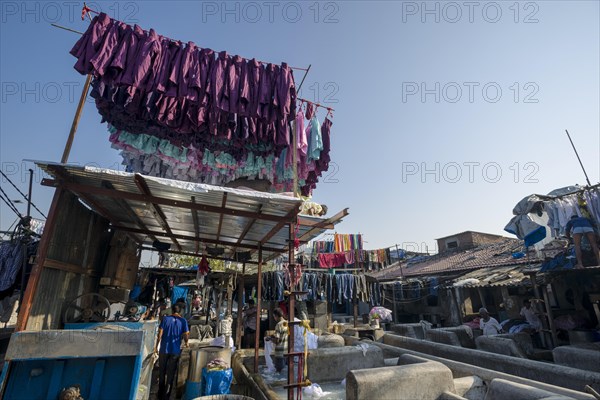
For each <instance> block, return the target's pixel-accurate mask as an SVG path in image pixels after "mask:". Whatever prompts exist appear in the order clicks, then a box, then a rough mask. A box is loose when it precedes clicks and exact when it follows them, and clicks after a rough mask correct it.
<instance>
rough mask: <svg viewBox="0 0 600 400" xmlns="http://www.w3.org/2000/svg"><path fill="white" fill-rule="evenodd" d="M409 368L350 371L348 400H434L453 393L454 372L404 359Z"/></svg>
mask: <svg viewBox="0 0 600 400" xmlns="http://www.w3.org/2000/svg"><path fill="white" fill-rule="evenodd" d="M402 358H404V360H403V361H405V362H406V364H403V365H398V366H394V367H383V368H373V369H362V370H356V371H350V372H348V374H347V375H346V400H371V399H410V400H413V399H414V400H435V399H438V398H439V397H440V396H441V395H442V394H443V393H444V392H451V393H453V392H454V381H453V379H452V372H451V371H450V369H448V368H447V367H446V366H445V365H443V364H442V363H439V362H435V361H430V360H427V359H424V358H419V357H414V356H403V357H402Z"/></svg>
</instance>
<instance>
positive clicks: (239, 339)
mask: <svg viewBox="0 0 600 400" xmlns="http://www.w3.org/2000/svg"><path fill="white" fill-rule="evenodd" d="M245 273H246V263H243V264H242V275H241V276H240V278H239V281H238V296H237V298H238V301H237V303H238V313H237V330H236V332H235V342H236V343H237V346H238V349H241V348H242V336H243V334H242V332H243V330H244V324H242V320H243V313H242V303H243V299H244V274H245Z"/></svg>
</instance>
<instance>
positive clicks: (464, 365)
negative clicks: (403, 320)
mask: <svg viewBox="0 0 600 400" xmlns="http://www.w3.org/2000/svg"><path fill="white" fill-rule="evenodd" d="M345 339H346V343H347V344H348V345H352V344H355V343H358V339H355V338H351V337H345ZM370 343H373V344H374V345H376V346H377V347H380V348H381V349H382V350H383V352H384V355H385V357H401V356H402V355H405V354H410V355H414V356H418V357H422V358H426V359H429V360H433V361H438V362H441V363H442V364H444V365H445V366H447V367H448V368H450V370H451V371H452V374H453V376H454V378H455V379H457V378H464V377H469V376H478V377H480V378H481V379H482V380H483V381H484V382H486V384H489V383H491V381H492V380H494V379H505V380H508V381H511V382H515V383H519V384H523V385H528V386H532V387H535V388H539V389H542V390H547V391H550V392H553V393H557V394H560V395H563V396H567V397H571V398H573V399H580V400H595V398H594V397H593V396H592V395H589V394H587V393H583V392H581V391H576V390H572V389H569V388H564V387H560V386H555V385H552V384H548V383H545V382H540V381H539V380H532V379H527V378H523V377H520V376H517V375H513V374H508V373H504V372H499V371H495V370H493V369H490V368H483V367H480V366H477V365H474V364H471V363H468V362H461V361H456V360H453V359H450V358H442V357H438V356H435V355H431V354H426V353H422V352H418V351H414V350H410V349H405V348H400V347H395V346H390V345H387V344H383V343H374V342H370ZM425 343H427V342H425ZM446 347H450V346H446ZM457 350H458V351H464V349H457ZM596 386H597V385H596ZM455 387H456V386H455ZM596 390H598V388H596ZM441 398H453V397H452V396H447V395H444V396H442V397H441Z"/></svg>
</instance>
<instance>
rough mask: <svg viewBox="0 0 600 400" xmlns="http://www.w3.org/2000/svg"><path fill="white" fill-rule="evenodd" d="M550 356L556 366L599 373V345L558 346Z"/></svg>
mask: <svg viewBox="0 0 600 400" xmlns="http://www.w3.org/2000/svg"><path fill="white" fill-rule="evenodd" d="M552 355H553V357H554V362H555V363H557V364H560V365H565V366H567V367H571V368H578V369H583V370H587V371H593V372H598V373H600V343H588V344H580V345H576V346H560V347H556V348H555V349H554V350H552Z"/></svg>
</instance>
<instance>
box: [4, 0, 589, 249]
mask: <svg viewBox="0 0 600 400" xmlns="http://www.w3.org/2000/svg"><path fill="white" fill-rule="evenodd" d="M89 4H90V6H91V7H92V8H95V9H100V10H103V11H105V12H107V13H108V14H109V15H111V16H113V17H116V18H119V19H121V20H124V21H126V22H130V23H138V24H139V25H140V26H142V27H143V28H145V29H148V28H154V29H155V30H156V31H157V32H159V33H160V34H163V35H165V36H169V37H172V38H177V39H181V40H182V41H188V40H192V41H194V42H195V43H197V44H198V45H199V46H202V47H209V48H212V49H215V50H227V51H228V52H230V53H232V54H240V55H242V56H244V57H249V58H252V57H256V58H257V59H260V60H264V61H272V62H281V61H286V62H288V63H289V64H290V65H292V66H297V67H306V66H308V65H309V64H311V65H312V68H311V71H310V73H309V75H308V77H307V78H306V81H305V83H304V87H303V89H302V93H301V95H302V96H303V97H305V98H307V99H309V100H313V101H318V102H323V103H326V104H327V105H329V106H331V107H334V108H335V110H336V111H335V115H334V119H333V129H332V134H333V137H332V153H331V156H332V161H333V163H332V164H333V165H332V167H331V169H330V172H329V173H328V174H327V175H326V176H325V177H324V181H323V182H321V183H320V185H319V186H318V188H317V190H316V191H315V193H314V199H315V201H318V202H322V203H325V204H327V205H328V207H329V210H330V213H334V212H337V211H339V210H341V209H342V208H345V207H349V208H350V215H349V216H348V217H347V219H346V220H345V222H343V224H341V225H339V226H338V229H337V231H338V232H343V233H355V232H360V233H362V234H364V235H365V236H364V238H365V240H366V242H367V244H366V246H367V247H369V248H380V247H385V246H390V245H393V244H396V243H398V244H401V245H402V244H404V247H407V248H409V249H419V250H425V246H427V248H428V249H429V250H431V249H432V248H433V247H434V239H435V238H438V237H442V236H446V235H449V234H452V233H456V232H461V231H464V230H476V231H483V232H489V233H498V234H502V233H503V228H504V226H505V224H506V223H507V222H508V220H509V219H510V218H511V211H512V208H513V206H514V205H515V204H516V203H517V202H518V201H519V200H520V199H521V198H523V197H524V196H526V195H528V194H530V193H547V192H549V191H551V190H553V189H556V188H558V187H563V186H567V185H572V184H575V183H579V184H584V183H585V178H584V176H583V173H582V171H581V168H580V167H579V164H578V162H577V160H576V158H575V156H574V154H573V151H572V149H571V147H570V144H569V142H568V139H567V137H566V135H565V132H564V130H565V129H569V132H570V133H571V135H572V137H573V140H574V142H575V144H576V146H577V147H578V150H579V152H580V156H581V158H582V161H583V163H584V165H585V166H586V168H587V172H588V175H589V178H590V180H591V182H592V184H594V183H597V182H598V181H599V180H600V161H599V160H600V157H599V155H600V134H599V132H600V126H599V122H600V111H599V110H600V104H599V100H600V91H599V88H600V84H599V77H600V67H599V55H600V43H599V38H600V32H599V21H600V8H599V2H598V1H536V2H519V3H516V2H513V1H507V2H504V1H500V2H471V3H469V2H435V1H430V2H421V1H418V2H399V1H398V2H392V1H380V2H377V1H369V2H367V1H338V2H336V1H327V2H314V1H308V2H294V1H283V2H279V1H274V2H263V1H259V2H227V3H224V2H221V1H217V2H210V1H205V2H202V3H197V2H192V1H183V2H178V1H169V2H164V1H146V2H133V1H122V2H116V1H107V2H92V3H89ZM1 7H2V13H1V18H2V20H1V24H0V82H1V85H2V87H1V90H0V94H1V99H0V101H1V102H0V107H1V109H0V165H1V168H2V171H3V172H4V173H5V174H7V175H8V176H9V177H10V178H11V179H12V180H13V181H14V182H15V183H16V184H17V185H18V186H19V187H20V188H21V190H23V191H25V190H26V188H27V178H26V173H27V172H26V171H27V169H28V168H31V166H32V165H31V163H27V162H23V160H24V159H38V160H48V161H59V160H60V157H61V155H62V151H63V148H64V143H65V139H66V137H67V135H68V132H69V128H70V125H71V121H72V118H73V114H74V112H75V107H76V104H77V101H78V98H79V94H80V92H81V89H82V87H83V82H84V79H85V78H84V77H83V76H81V75H79V74H78V73H77V72H76V71H75V70H74V69H73V64H74V63H75V59H74V58H73V57H72V56H71V55H69V50H70V49H71V47H72V45H73V44H74V43H75V41H76V40H77V38H78V35H76V34H74V33H71V32H67V31H64V30H60V29H56V28H53V27H52V26H50V23H57V24H60V25H64V26H68V27H70V28H73V29H76V30H80V31H83V30H85V29H86V27H87V24H88V22H87V21H81V19H80V9H81V4H80V3H77V2H69V1H58V2H53V1H49V2H21V1H14V2H11V1H4V2H2V3H1ZM300 72H301V71H297V72H296V82H297V83H299V82H300V79H301V77H302V75H301V74H300ZM319 116H320V118H321V119H322V118H323V117H324V114H322V113H321V114H319ZM107 139H108V135H107V133H106V127H105V126H104V125H102V124H100V117H99V115H98V113H97V111H96V109H95V106H94V104H93V102H91V101H88V103H87V104H86V106H85V109H84V113H83V116H82V119H81V122H80V126H79V129H78V132H77V136H76V138H75V142H74V145H73V148H72V151H71V155H70V159H69V161H70V162H74V163H79V164H91V165H98V166H102V167H108V168H122V167H120V166H119V163H120V160H119V155H118V153H117V151H116V150H113V149H111V148H110V145H109V142H108V140H107ZM38 172H39V171H36V184H35V185H34V202H35V203H36V204H37V205H38V207H40V208H41V209H42V210H44V211H47V209H48V207H49V203H50V199H51V195H52V190H51V189H48V188H44V187H42V186H40V185H39V180H40V179H39V178H40V177H39V173H38ZM1 183H2V188H3V189H4V190H5V191H7V192H8V193H9V196H10V197H11V199H17V198H19V196H18V195H17V194H16V192H15V191H14V190H12V188H11V187H10V186H9V185H8V183H7V182H5V180H4V179H2V181H1ZM18 207H19V209H20V211H21V212H23V213H24V212H25V206H24V204H20V205H18ZM34 216H37V214H34ZM14 219H15V216H14V214H13V213H12V211H10V210H9V209H8V207H6V205H5V204H4V203H0V227H1V229H6V228H8V226H10V225H11V224H12V223H13V222H14Z"/></svg>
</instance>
